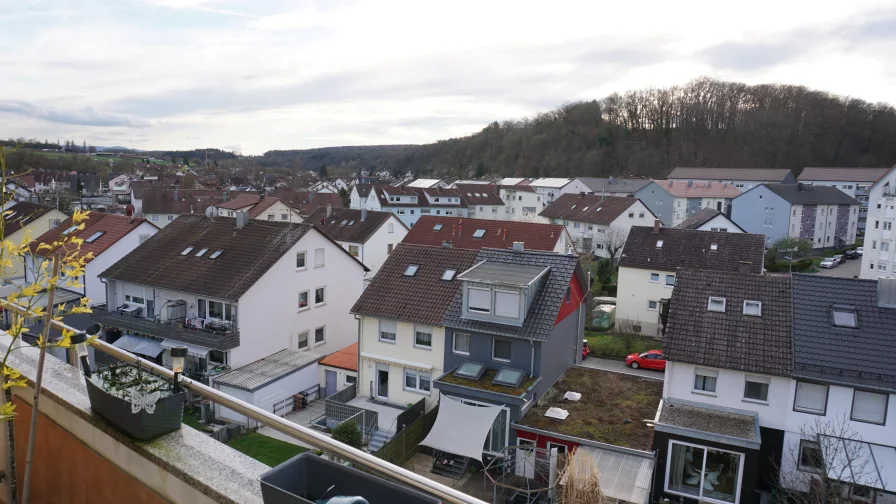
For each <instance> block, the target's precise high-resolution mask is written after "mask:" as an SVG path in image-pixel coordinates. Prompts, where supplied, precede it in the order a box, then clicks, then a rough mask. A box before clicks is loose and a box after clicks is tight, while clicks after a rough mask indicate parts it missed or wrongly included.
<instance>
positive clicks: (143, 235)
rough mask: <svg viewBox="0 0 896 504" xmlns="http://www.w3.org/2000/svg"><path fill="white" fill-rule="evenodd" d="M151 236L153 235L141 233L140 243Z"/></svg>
mask: <svg viewBox="0 0 896 504" xmlns="http://www.w3.org/2000/svg"><path fill="white" fill-rule="evenodd" d="M150 236H151V235H148V234H142V235H140V243H141V244H142V243H143V242H145V241H146V240H148V239H149V237H150Z"/></svg>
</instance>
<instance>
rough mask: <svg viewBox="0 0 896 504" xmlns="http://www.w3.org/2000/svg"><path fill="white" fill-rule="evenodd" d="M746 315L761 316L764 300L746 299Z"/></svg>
mask: <svg viewBox="0 0 896 504" xmlns="http://www.w3.org/2000/svg"><path fill="white" fill-rule="evenodd" d="M744 315H752V316H754V317H759V316H761V315H762V302H760V301H750V300H747V301H744Z"/></svg>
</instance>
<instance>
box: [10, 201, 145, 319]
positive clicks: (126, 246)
mask: <svg viewBox="0 0 896 504" xmlns="http://www.w3.org/2000/svg"><path fill="white" fill-rule="evenodd" d="M81 224H83V225H84V229H78V228H79V227H80V225H81ZM158 230H159V228H157V227H156V226H153V225H152V224H150V223H149V222H147V221H146V220H145V219H141V218H139V217H128V216H124V215H114V214H105V213H99V212H91V213H89V214H88V215H87V219H86V220H84V221H82V222H81V223H79V224H74V223H73V222H72V219H71V218H70V217H69V218H68V219H65V220H64V221H62V222H60V223H59V225H58V226H56V227H53V228H51V229H50V230H49V231H47V232H46V233H44V234H42V235H40V236H38V237H37V238H35V239H34V241H32V242H31V245H30V247H31V252H30V253H29V254H27V255H26V256H25V281H26V282H33V281H34V272H36V271H39V269H38V268H40V264H41V263H42V262H43V261H45V260H47V259H48V257H49V256H50V255H51V254H56V253H59V250H58V246H56V247H54V246H53V244H54V243H57V242H59V241H61V240H65V239H68V238H79V239H81V240H84V243H82V244H81V249H80V253H81V255H82V256H86V255H87V254H90V255H91V257H90V259H88V260H87V261H86V262H87V264H86V266H85V268H84V276H83V277H82V278H79V279H77V280H78V283H79V284H81V285H82V287H79V288H74V287H66V289H69V290H71V291H73V292H75V293H76V294H78V295H80V296H83V297H86V298H88V299H90V302H91V304H103V303H105V302H106V286H105V285H104V284H103V281H102V279H101V277H100V274H101V273H102V272H103V271H105V270H106V268H108V267H110V266H112V265H113V264H115V263H116V262H118V261H119V260H120V259H121V258H123V257H125V256H127V255H128V254H130V253H131V252H132V251H134V249H136V248H138V247H139V246H140V244H142V243H144V242H146V241H147V240H149V239H150V238H151V237H152V236H153V235H155V234H156V233H157V232H158ZM41 245H48V246H50V249H46V248H43V249H39V247H40V246H41Z"/></svg>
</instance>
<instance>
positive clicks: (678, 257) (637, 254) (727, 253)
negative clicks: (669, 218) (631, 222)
mask: <svg viewBox="0 0 896 504" xmlns="http://www.w3.org/2000/svg"><path fill="white" fill-rule="evenodd" d="M660 240H662V242H663V243H662V246H661V247H657V244H658V242H659V241H660ZM713 244H715V245H716V247H715V250H713V247H712V246H713ZM764 254H765V236H764V235H760V234H749V233H727V232H723V231H696V230H691V229H677V228H660V229H659V231H656V232H655V231H654V230H653V228H652V227H644V226H633V227H632V228H631V231H629V233H628V239H627V240H626V241H625V247H624V248H623V252H622V255H621V256H620V258H619V266H620V267H622V266H627V267H630V268H642V269H657V270H662V271H674V270H676V269H678V268H691V269H697V270H710V271H731V272H735V273H736V272H738V271H740V267H741V264H742V263H745V262H748V263H750V265H749V268H750V273H762V262H763V261H762V260H763V257H764Z"/></svg>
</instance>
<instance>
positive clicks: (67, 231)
mask: <svg viewBox="0 0 896 504" xmlns="http://www.w3.org/2000/svg"><path fill="white" fill-rule="evenodd" d="M76 229H78V226H72V227H70V228H68V229H66V230H65V231H63V232H62V234H64V235H67V234H69V233H71V232H72V231H74V230H76Z"/></svg>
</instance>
